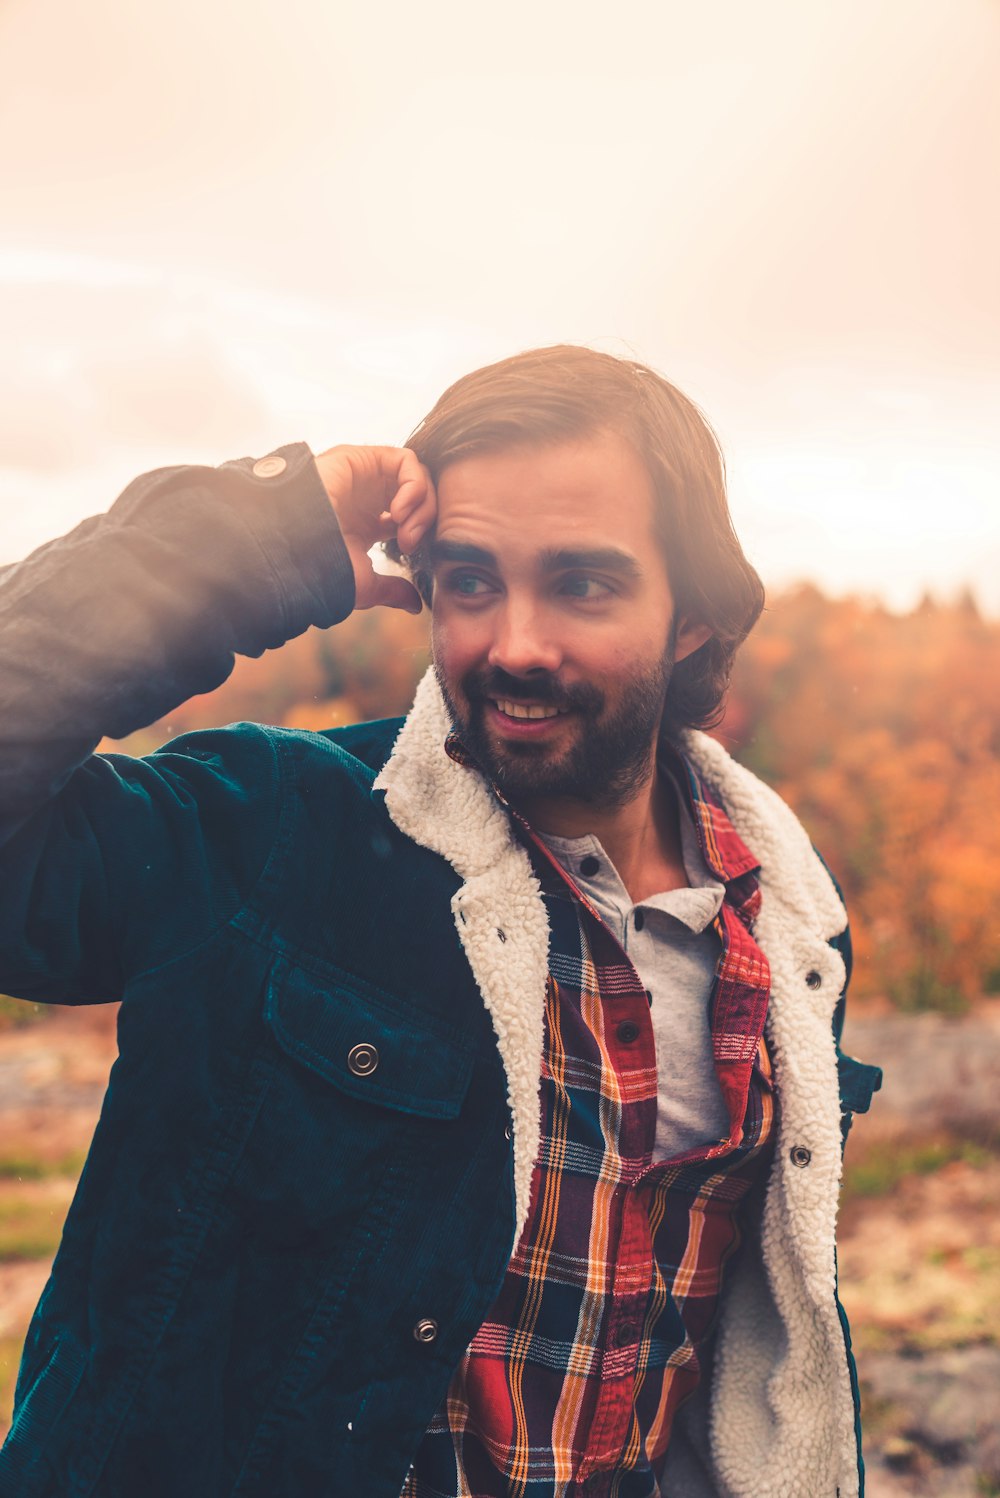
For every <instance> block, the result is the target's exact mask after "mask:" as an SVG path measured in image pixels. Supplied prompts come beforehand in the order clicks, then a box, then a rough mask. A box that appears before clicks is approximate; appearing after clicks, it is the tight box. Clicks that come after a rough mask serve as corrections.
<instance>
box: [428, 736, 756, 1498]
mask: <svg viewBox="0 0 1000 1498" xmlns="http://www.w3.org/2000/svg"><path fill="white" fill-rule="evenodd" d="M452 752H453V753H455V756H456V757H459V756H460V753H461V751H460V750H455V749H454V747H453V749H452ZM673 768H674V771H675V774H676V775H677V778H678V780H679V781H680V783H681V784H683V785H684V786H685V788H686V789H687V790H688V792H689V794H688V797H687V800H688V806H689V810H690V812H691V815H692V818H693V820H694V825H695V827H696V829H697V831H698V836H699V840H700V842H701V847H702V852H703V854H704V857H705V861H706V863H707V865H708V867H709V868H710V869H711V870H712V872H713V874H715V876H716V877H717V878H718V879H720V880H721V881H722V882H723V883H724V884H725V886H726V898H725V900H724V902H723V905H722V907H721V910H720V912H719V915H718V917H717V919H716V930H717V932H718V935H719V937H720V938H721V949H722V950H721V955H720V958H719V962H718V966H717V971H716V977H715V980H714V983H713V986H712V992H711V998H710V1023H711V1033H712V1044H713V1054H714V1061H715V1069H716V1074H717V1076H718V1078H719V1082H720V1085H721V1088H722V1094H723V1098H724V1099H725V1102H726V1105H727V1107H728V1110H729V1121H730V1130H729V1136H728V1138H726V1139H725V1140H721V1141H718V1142H716V1143H714V1144H712V1145H710V1146H708V1145H706V1146H705V1147H703V1148H701V1149H698V1150H693V1151H690V1152H689V1153H687V1154H684V1155H679V1156H676V1157H675V1158H674V1159H672V1160H668V1161H665V1162H659V1163H657V1164H655V1165H654V1164H653V1163H652V1151H653V1142H654V1137H655V1131H656V1111H657V1071H656V1056H655V1050H654V1040H653V1028H652V1022H651V1019H650V1012H649V1002H648V999H647V995H646V992H645V989H644V988H643V985H642V983H641V982H640V979H639V976H638V974H637V972H636V970H635V968H634V967H633V965H632V963H631V962H630V961H629V958H628V957H627V955H626V954H625V952H624V951H623V949H622V947H621V946H620V945H619V943H618V941H617V940H616V939H615V937H614V936H613V935H612V934H611V932H610V930H609V929H608V928H607V926H606V925H605V924H604V922H603V921H602V920H601V917H600V916H599V915H598V913H597V911H596V910H595V909H594V907H593V906H592V905H591V904H590V902H589V901H588V900H587V898H586V896H585V895H584V894H583V893H582V892H581V891H580V890H579V889H578V888H577V887H576V885H575V884H574V883H573V881H572V880H571V879H570V877H569V876H568V874H566V873H565V871H564V870H563V869H562V868H561V867H560V866H559V865H558V864H557V863H556V862H555V860H554V859H553V858H552V856H551V855H550V854H549V853H548V851H547V850H546V849H545V847H544V845H543V844H542V843H541V842H540V841H539V840H538V839H537V838H536V837H534V835H533V834H532V833H531V831H530V829H528V828H526V827H525V826H524V824H521V823H520V819H517V818H515V820H517V821H518V822H519V825H520V827H521V831H522V834H523V835H524V836H525V838H526V840H527V842H528V845H529V848H530V851H531V852H532V856H533V858H534V861H535V865H536V869H537V871H538V873H539V876H540V878H541V882H542V891H543V895H544V898H545V902H546V906H547V908H548V915H549V920H550V924H551V932H552V935H551V944H550V973H549V981H548V985H547V990H546V999H545V1045H544V1052H543V1058H542V1077H541V1109H542V1135H541V1149H540V1151H539V1156H538V1159H537V1161H536V1163H535V1169H534V1176H533V1181H532V1192H531V1207H530V1211H529V1216H528V1221H527V1224H526V1227H525V1230H524V1232H523V1234H522V1236H521V1239H520V1241H519V1243H518V1245H517V1248H516V1250H515V1253H514V1256H513V1258H512V1259H511V1262H510V1264H509V1266H508V1269H507V1274H506V1277H505V1280H504V1284H503V1287H502V1289H501V1291H500V1294H499V1296H498V1297H497V1300H496V1302H495V1303H494V1305H493V1306H492V1308H491V1310H490V1312H489V1315H488V1316H487V1318H486V1320H485V1322H484V1323H483V1325H482V1327H481V1328H480V1330H479V1331H478V1332H477V1334H476V1337H475V1339H474V1340H473V1342H472V1344H471V1346H470V1347H469V1349H468V1351H467V1352H466V1354H465V1356H464V1357H463V1359H462V1361H461V1363H460V1364H459V1366H458V1368H457V1369H456V1370H455V1373H454V1375H453V1377H452V1381H451V1385H450V1387H449V1389H448V1393H447V1396H446V1399H445V1401H444V1404H443V1405H442V1407H441V1408H440V1409H439V1411H438V1412H437V1414H436V1416H435V1418H434V1420H433V1421H432V1423H431V1425H430V1427H429V1429H428V1431H427V1434H426V1435H425V1437H424V1440H423V1442H422V1443H421V1446H420V1449H419V1451H418V1453H417V1457H416V1460H415V1462H414V1466H413V1469H412V1471H411V1473H410V1475H409V1477H408V1478H407V1481H406V1484H405V1486H404V1488H403V1494H402V1495H401V1498H459V1495H463V1498H511V1495H516V1498H575V1495H577V1494H581V1495H582V1494H583V1493H586V1495H587V1498H598V1495H606V1498H656V1495H658V1494H659V1491H660V1489H659V1478H660V1476H661V1474H662V1471H663V1466H664V1462H665V1458H666V1452H667V1447H668V1444H669V1441H670V1430H671V1425H672V1423H673V1418H674V1415H675V1413H676V1411H677V1408H678V1406H679V1405H680V1404H681V1402H682V1401H683V1400H684V1399H685V1398H686V1397H687V1396H688V1395H689V1394H690V1393H691V1392H692V1391H693V1389H694V1388H695V1386H696V1384H697V1382H698V1378H699V1375H700V1370H701V1356H702V1353H703V1350H704V1347H705V1343H706V1339H707V1338H708V1336H709V1334H710V1332H711V1330H712V1327H713V1323H714V1318H715V1312H716V1308H717V1304H718V1299H719V1293H720V1290H721V1287H722V1277H723V1271H724V1266H725V1264H726V1262H727V1261H728V1260H729V1259H730V1257H731V1256H732V1254H733V1252H734V1250H735V1249H736V1248H737V1246H738V1243H739V1239H740V1229H739V1208H740V1204H741V1202H743V1200H744V1198H745V1197H746V1195H747V1193H748V1191H749V1190H750V1188H751V1186H752V1185H753V1184H754V1182H755V1181H757V1180H759V1179H761V1178H762V1177H763V1175H764V1172H765V1169H766V1164H767V1160H768V1158H769V1156H770V1151H771V1147H772V1144H773V1122H774V1107H773V1098H772V1093H771V1085H770V1066H769V1063H768V1058H767V1053H766V1050H765V1048H764V1043H763V1027H764V1018H765V1014H766V1011H767V998H768V991H769V982H770V977H769V972H768V966H767V961H766V959H765V957H764V955H763V953H762V952H761V951H760V949H759V947H758V946H757V945H756V943H755V941H754V940H753V937H752V936H751V934H750V930H749V926H750V924H751V922H752V920H753V917H754V915H755V914H756V912H757V909H758V906H759V898H760V897H759V892H758V889H757V881H756V878H755V873H756V871H757V868H758V864H757V861H756V860H755V859H754V857H753V854H752V853H750V852H749V850H748V849H747V848H746V847H745V845H744V844H743V843H742V842H741V840H740V839H739V837H738V836H737V835H736V833H735V831H734V830H733V828H732V826H731V824H730V822H729V819H728V818H727V816H726V814H725V812H724V811H723V809H722V807H721V806H720V805H719V803H718V802H717V801H716V800H714V799H713V797H712V795H711V793H710V792H709V791H708V789H707V788H706V787H705V786H704V785H702V784H701V782H700V781H699V780H698V778H697V777H696V776H695V774H694V772H693V771H692V770H691V768H690V766H689V765H687V763H686V762H684V761H680V760H678V761H677V762H676V763H674V764H673ZM624 1021H630V1022H631V1025H626V1026H625V1027H624V1029H623V1028H622V1026H623V1022H624ZM635 1027H638V1038H637V1039H629V1040H627V1041H623V1040H622V1039H621V1038H620V1034H619V1032H620V1033H621V1035H625V1036H630V1037H631V1036H633V1035H634V1034H635Z"/></svg>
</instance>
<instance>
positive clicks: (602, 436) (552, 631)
mask: <svg viewBox="0 0 1000 1498" xmlns="http://www.w3.org/2000/svg"><path fill="white" fill-rule="evenodd" d="M437 492H438V519H437V527H436V537H435V540H434V542H433V546H432V559H433V562H432V565H433V581H434V594H433V607H432V645H433V654H434V663H435V667H436V670H437V674H438V677H439V680H440V682H441V685H442V688H443V690H444V693H445V696H446V698H447V701H448V704H449V706H450V708H451V711H452V714H453V716H454V718H455V721H456V725H457V726H458V728H459V729H460V730H461V732H462V736H463V739H464V741H465V743H466V745H467V747H468V748H469V749H470V750H471V751H472V753H473V754H474V755H475V756H476V758H477V760H478V761H479V763H480V764H481V766H482V768H483V769H484V770H485V771H486V772H487V773H488V774H490V775H491V776H492V777H493V779H494V780H495V781H496V782H497V784H498V785H499V786H500V787H501V789H503V790H504V792H505V794H507V795H508V796H510V797H511V799H512V800H515V801H520V802H522V803H524V802H526V801H527V802H530V803H535V804H536V805H537V803H539V802H544V801H545V800H546V799H555V798H559V799H564V798H569V799H572V800H575V801H584V802H590V803H593V804H595V805H609V806H613V805H615V804H620V803H622V802H624V801H626V800H628V799H629V796H630V795H631V794H634V793H635V791H636V789H637V788H638V786H639V785H641V784H642V783H643V781H644V780H645V778H646V776H647V775H648V773H649V768H650V765H651V762H652V757H653V753H654V747H655V741H656V735H657V731H658V728H659V722H660V717H661V714H662V711H663V704H664V700H665V697H666V691H667V684H668V682H669V679H670V672H671V669H672V666H673V662H674V660H675V659H681V658H682V657H683V656H684V655H686V654H688V653H689V651H691V650H693V649H695V648H696V647H697V645H699V644H700V643H701V642H702V640H703V639H704V638H705V637H706V633H707V632H706V631H704V630H702V629H701V628H700V627H698V626H696V625H695V626H689V625H688V624H687V622H686V621H683V620H680V621H675V620H674V608H673V598H672V595H671V591H670V583H669V581H668V578H667V569H666V563H665V561H664V557H663V552H662V548H661V546H660V543H659V542H658V540H657V537H656V535H655V532H654V527H653V513H654V511H653V505H654V497H653V489H652V484H651V482H650V479H649V476H648V474H647V473H646V470H645V468H644V466H643V464H642V462H641V461H640V459H639V458H638V456H637V455H636V454H635V452H634V451H633V449H632V448H631V447H630V446H629V444H628V443H627V442H626V441H625V440H624V439H623V438H622V437H619V436H618V435H617V434H615V433H612V432H600V433H596V434H594V435H592V436H587V437H581V438H579V439H574V440H572V441H566V442H560V443H557V444H554V445H547V446H536V445H524V446H518V447H512V448H509V449H506V450H504V451H501V452H498V453H492V454H484V455H481V456H477V457H472V458H467V459H464V460H462V461H460V462H456V463H453V464H451V465H450V466H449V467H447V468H446V469H445V470H444V471H443V473H442V474H441V475H440V478H439V480H438V486H437Z"/></svg>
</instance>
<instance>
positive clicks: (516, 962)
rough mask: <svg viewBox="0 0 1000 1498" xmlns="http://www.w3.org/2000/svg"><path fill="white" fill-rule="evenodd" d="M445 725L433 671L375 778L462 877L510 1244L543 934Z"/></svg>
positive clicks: (533, 1142)
mask: <svg viewBox="0 0 1000 1498" xmlns="http://www.w3.org/2000/svg"><path fill="white" fill-rule="evenodd" d="M451 726H452V725H451V720H450V718H449V716H448V710H447V708H446V706H445V702H444V698H443V697H442V695H441V689H440V687H439V686H438V683H437V679H436V677H435V675H434V672H433V670H431V671H428V672H427V674H426V675H425V677H424V679H423V681H422V682H421V683H420V685H419V687H418V688H417V695H416V698H415V700H414V703H413V708H412V710H411V712H410V714H409V717H408V718H407V719H406V722H405V723H404V724H403V727H402V729H401V731H400V734H399V737H398V739H397V740H396V744H395V747H394V748H393V751H392V754H391V756H390V757H389V760H388V762H387V763H386V765H385V766H384V768H383V770H382V772H381V774H380V775H379V777H378V779H377V780H376V781H375V788H376V789H377V790H384V791H385V802H386V808H387V810H388V812H389V815H390V816H391V817H392V819H393V821H394V822H395V823H396V826H397V827H399V828H400V830H401V831H402V832H405V833H406V835H407V836H408V837H411V838H412V839H413V841H414V842H416V843H419V844H420V845H421V847H424V848H429V849H431V851H432V852H434V853H440V854H441V855H442V857H444V858H446V859H447V860H448V862H449V863H450V864H451V865H452V867H453V868H454V869H455V871H456V873H458V874H459V875H460V876H461V877H462V879H463V880H464V881H465V882H464V883H463V885H462V886H461V888H460V889H459V890H457V891H456V893H455V895H454V896H453V898H452V902H451V908H452V915H453V916H454V919H455V925H456V928H457V930H458V934H459V937H460V939H461V942H462V946H463V947H464V948H465V954H466V956H467V957H468V960H469V965H470V967H471V968H472V972H473V975H474V977H475V979H476V982H477V983H478V985H479V990H480V992H481V994H482V996H483V1002H484V1003H485V1005H486V1008H487V1010H488V1011H489V1014H490V1018H491V1020H492V1022H493V1029H494V1031H495V1032H496V1037H497V1044H498V1046H499V1048H500V1056H501V1059H502V1061H503V1065H504V1070H505V1072H506V1074H507V1101H508V1103H509V1105H510V1112H511V1125H512V1132H513V1139H514V1194H515V1203H516V1219H517V1226H516V1229H515V1243H516V1241H517V1239H518V1238H519V1237H520V1236H521V1232H522V1229H523V1228H524V1224H525V1222H526V1220H527V1216H528V1203H529V1198H530V1194H531V1176H532V1171H533V1169H534V1164H535V1159H536V1157H537V1155H538V1150H539V1146H540V1142H541V1117H540V1105H539V1091H540V1087H541V1057H542V1046H543V1043H544V1016H545V985H546V982H547V980H548V949H549V933H548V921H547V919H546V915H545V906H544V904H543V901H542V895H541V890H540V888H539V884H538V880H537V879H536V878H535V875H534V872H533V870H532V867H531V860H530V859H529V857H528V854H527V853H526V852H525V850H524V848H523V847H522V846H521V844H520V843H519V842H518V841H517V839H516V838H515V836H514V834H513V832H512V830H511V824H510V818H509V817H508V815H507V813H506V812H505V811H504V809H503V807H502V806H501V805H500V803H499V802H498V801H497V799H496V797H495V796H494V795H493V793H492V791H491V790H490V788H489V786H488V785H487V784H486V782H485V781H484V780H483V778H482V776H481V775H479V774H478V772H476V771H474V770H470V769H466V768H465V767H464V766H462V765H459V764H457V763H456V762H455V761H454V760H453V759H452V758H451V757H450V756H449V755H448V754H447V753H446V751H445V748H444V742H445V739H446V738H447V736H448V733H449V732H450V730H451Z"/></svg>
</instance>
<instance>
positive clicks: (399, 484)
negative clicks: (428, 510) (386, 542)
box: [389, 447, 435, 525]
mask: <svg viewBox="0 0 1000 1498" xmlns="http://www.w3.org/2000/svg"><path fill="white" fill-rule="evenodd" d="M429 501H430V502H431V503H434V502H435V501H434V485H433V483H432V481H431V476H430V474H429V473H428V471H427V469H426V468H425V467H424V465H423V464H422V463H421V461H420V459H419V458H418V457H417V455H416V453H415V452H413V451H412V450H411V449H410V448H408V447H404V448H402V449H400V453H399V464H398V468H397V472H396V492H395V494H394V495H393V497H392V501H391V503H390V505H389V509H390V511H391V513H392V517H393V519H394V520H395V521H396V523H397V525H402V524H403V523H404V522H405V521H406V519H407V518H408V517H410V516H412V515H414V514H415V513H416V511H417V510H418V509H419V508H420V507H421V506H423V505H426V504H427V503H428V502H429Z"/></svg>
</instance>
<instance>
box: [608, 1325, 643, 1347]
mask: <svg viewBox="0 0 1000 1498" xmlns="http://www.w3.org/2000/svg"><path fill="white" fill-rule="evenodd" d="M638 1340H639V1328H638V1327H637V1326H636V1324H635V1322H634V1321H626V1322H624V1323H623V1324H622V1325H621V1326H620V1327H619V1328H618V1330H617V1331H616V1332H615V1335H614V1344H615V1346H616V1347H627V1346H628V1345H629V1343H630V1342H638Z"/></svg>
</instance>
